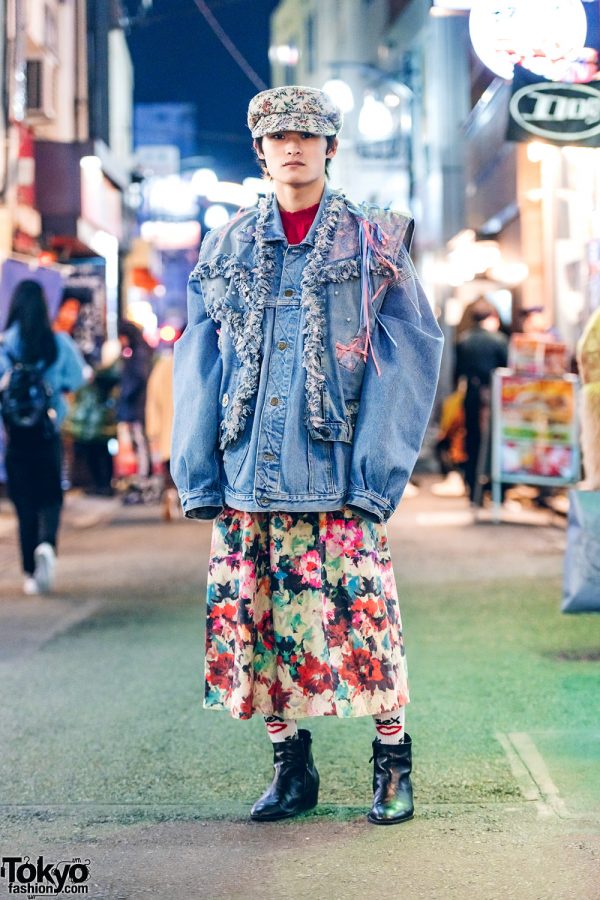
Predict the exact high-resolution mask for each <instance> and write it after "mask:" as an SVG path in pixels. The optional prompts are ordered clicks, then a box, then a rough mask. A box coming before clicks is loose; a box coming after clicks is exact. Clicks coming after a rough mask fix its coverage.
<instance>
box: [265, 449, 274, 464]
mask: <svg viewBox="0 0 600 900" xmlns="http://www.w3.org/2000/svg"><path fill="white" fill-rule="evenodd" d="M263 459H264V460H266V461H267V462H271V461H272V460H274V459H275V454H274V453H269V451H268V450H267V452H266V453H263Z"/></svg>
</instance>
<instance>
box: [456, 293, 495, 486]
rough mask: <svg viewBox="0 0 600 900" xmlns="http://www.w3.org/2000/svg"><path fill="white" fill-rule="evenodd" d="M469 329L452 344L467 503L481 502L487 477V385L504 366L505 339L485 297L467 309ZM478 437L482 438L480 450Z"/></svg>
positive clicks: (489, 396)
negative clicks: (460, 385) (460, 387)
mask: <svg viewBox="0 0 600 900" xmlns="http://www.w3.org/2000/svg"><path fill="white" fill-rule="evenodd" d="M470 316H471V321H472V323H473V324H472V326H471V327H470V328H469V329H468V330H467V331H465V332H464V334H463V335H462V336H461V337H460V338H459V340H458V341H457V344H456V373H455V374H456V379H457V380H458V379H460V378H462V377H464V378H465V379H466V383H467V389H466V393H465V400H464V409H465V454H466V461H465V464H464V473H465V481H466V483H467V488H468V491H469V499H470V501H471V503H479V502H480V500H481V496H480V493H481V483H480V481H479V475H481V477H482V478H485V477H487V476H489V460H488V456H489V437H490V401H491V393H490V385H491V379H492V372H493V371H494V370H495V369H499V368H503V367H504V366H506V365H507V363H508V339H507V337H506V335H505V334H503V333H502V332H500V330H499V329H500V317H499V316H498V312H497V310H496V307H495V306H494V305H493V304H492V303H490V302H489V301H488V300H486V299H485V297H480V298H479V299H478V300H476V301H475V302H474V303H473V304H472V306H471V309H470ZM482 436H483V437H484V438H485V440H484V442H483V449H482Z"/></svg>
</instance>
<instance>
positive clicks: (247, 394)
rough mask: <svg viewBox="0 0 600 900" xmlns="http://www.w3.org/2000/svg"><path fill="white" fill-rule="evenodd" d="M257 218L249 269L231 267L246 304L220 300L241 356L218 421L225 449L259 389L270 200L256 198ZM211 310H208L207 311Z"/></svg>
mask: <svg viewBox="0 0 600 900" xmlns="http://www.w3.org/2000/svg"><path fill="white" fill-rule="evenodd" d="M258 208H259V212H258V217H257V220H256V232H255V238H256V244H255V246H256V255H255V261H254V266H253V268H252V272H251V273H249V272H248V271H247V270H246V269H245V268H244V267H242V266H239V265H238V266H237V267H236V268H234V269H233V270H232V273H231V275H232V278H233V279H234V284H235V286H236V289H237V291H238V295H239V297H240V298H241V299H242V301H243V302H244V305H245V307H246V310H245V312H244V313H243V314H242V313H239V312H237V311H235V310H232V309H231V308H228V307H227V304H226V302H225V299H224V298H223V299H222V300H221V301H220V302H219V313H220V314H221V316H222V319H221V321H223V322H226V324H227V327H228V328H229V330H230V333H231V336H232V339H233V344H234V348H235V352H236V354H237V356H238V359H239V360H240V364H241V366H240V375H239V379H238V382H237V386H236V389H235V392H234V394H233V396H232V398H231V400H230V403H229V406H228V407H227V412H226V413H225V416H224V418H223V421H222V422H221V438H220V443H219V446H220V448H221V450H224V449H225V448H226V447H227V446H228V445H229V444H231V443H232V442H233V441H235V440H236V438H237V437H238V436H239V435H240V434H241V432H242V431H243V429H244V426H245V424H246V419H247V418H248V415H249V413H250V400H252V398H253V397H254V395H255V394H256V391H257V389H258V380H259V377H260V367H261V362H262V352H261V351H262V340H263V333H262V322H263V315H264V308H265V303H266V301H267V300H268V298H269V296H270V295H271V290H272V285H273V280H274V276H275V252H274V250H273V248H272V246H271V245H270V244H269V243H268V242H267V241H265V238H264V231H265V225H266V221H267V218H268V215H269V200H268V199H267V198H263V199H262V200H261V201H260V202H259V207H258ZM209 314H210V313H209Z"/></svg>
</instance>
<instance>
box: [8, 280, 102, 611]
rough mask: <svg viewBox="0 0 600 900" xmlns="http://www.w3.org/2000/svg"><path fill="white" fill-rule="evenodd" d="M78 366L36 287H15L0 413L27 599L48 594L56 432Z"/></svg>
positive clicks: (56, 507)
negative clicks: (5, 439)
mask: <svg viewBox="0 0 600 900" xmlns="http://www.w3.org/2000/svg"><path fill="white" fill-rule="evenodd" d="M84 366H85V363H84V360H83V357H82V356H81V354H80V353H79V350H78V349H77V347H76V346H75V344H74V343H73V341H72V339H71V338H70V337H69V336H68V335H67V334H65V333H62V332H61V333H57V334H53V332H52V329H51V327H50V321H49V318H48V310H47V307H46V302H45V298H44V294H43V290H42V288H41V286H40V285H39V284H38V283H37V282H36V281H22V282H21V283H20V284H19V285H18V286H17V288H16V289H15V292H14V294H13V297H12V300H11V304H10V310H9V314H8V323H7V330H6V332H5V333H4V335H3V336H2V343H1V344H0V379H1V383H2V414H3V418H4V423H5V426H6V431H7V436H8V448H7V453H6V471H7V478H8V494H9V496H10V498H11V500H12V502H13V503H14V505H15V509H16V512H17V516H18V520H19V537H20V546H21V557H22V563H23V571H24V573H25V581H24V584H23V590H24V592H25V593H26V594H37V593H46V592H48V591H50V590H51V589H52V585H53V582H54V568H55V559H56V546H57V535H58V529H59V524H60V511H61V507H62V500H63V494H62V486H61V444H60V435H59V427H60V424H61V422H62V421H63V419H64V416H65V413H66V411H67V407H66V402H65V399H64V396H63V394H65V393H67V392H70V391H75V390H77V389H78V388H79V387H80V386H81V384H82V383H83V380H84V375H83V373H84Z"/></svg>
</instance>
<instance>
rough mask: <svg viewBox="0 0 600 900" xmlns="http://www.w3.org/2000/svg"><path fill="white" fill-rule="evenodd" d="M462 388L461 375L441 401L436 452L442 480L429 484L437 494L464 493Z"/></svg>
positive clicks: (445, 495) (465, 459)
mask: <svg viewBox="0 0 600 900" xmlns="http://www.w3.org/2000/svg"><path fill="white" fill-rule="evenodd" d="M465 392H466V381H465V379H464V378H461V379H460V381H459V385H458V387H457V389H456V390H455V391H453V392H452V393H451V394H449V395H448V396H447V397H446V399H445V400H444V402H443V403H442V413H441V416H440V426H439V429H438V434H437V438H436V442H435V454H436V457H437V460H438V463H439V466H440V471H441V473H442V475H444V476H445V477H444V480H443V481H440V482H438V483H437V484H432V485H431V492H432V493H433V494H436V495H437V496H438V497H463V496H464V493H465V483H464V480H463V476H462V470H463V467H464V464H465V462H466V461H467V453H466V449H465V438H466V428H465Z"/></svg>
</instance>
